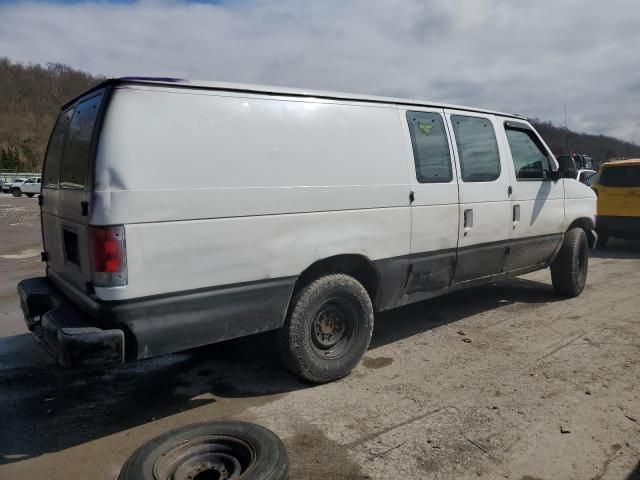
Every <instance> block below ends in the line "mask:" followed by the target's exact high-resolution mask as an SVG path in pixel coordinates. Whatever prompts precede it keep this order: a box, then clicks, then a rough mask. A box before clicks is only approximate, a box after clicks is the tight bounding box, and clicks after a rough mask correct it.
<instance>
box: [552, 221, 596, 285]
mask: <svg viewBox="0 0 640 480" xmlns="http://www.w3.org/2000/svg"><path fill="white" fill-rule="evenodd" d="M588 268H589V243H588V242H587V234H586V233H585V231H584V230H583V229H582V228H572V229H571V230H569V231H568V232H567V233H566V234H565V236H564V240H563V242H562V247H561V248H560V252H559V253H558V256H557V257H556V259H555V260H554V261H553V263H552V264H551V282H552V283H553V288H554V289H555V291H556V292H557V293H559V294H560V295H563V296H565V297H577V296H578V295H580V293H582V290H584V286H585V284H586V283H587V271H588Z"/></svg>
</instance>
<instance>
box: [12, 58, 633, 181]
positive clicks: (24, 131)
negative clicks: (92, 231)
mask: <svg viewBox="0 0 640 480" xmlns="http://www.w3.org/2000/svg"><path fill="white" fill-rule="evenodd" d="M101 80H103V77H98V76H94V75H91V74H89V73H86V72H81V71H78V70H74V69H72V68H71V67H69V66H67V65H62V64H59V63H49V64H47V66H45V67H43V66H41V65H24V64H20V63H14V62H11V61H10V60H9V59H7V58H0V169H8V170H14V171H16V170H28V171H36V170H38V169H40V167H41V163H42V159H43V157H44V151H45V149H46V146H47V140H48V138H49V133H50V131H51V128H52V126H53V123H54V122H55V119H56V116H57V114H58V109H59V107H60V106H61V105H62V104H64V103H66V102H67V101H68V100H70V99H71V98H73V97H75V96H76V95H78V94H79V93H82V92H83V91H84V90H86V89H88V88H90V87H91V86H93V85H95V84H96V83H98V82H100V81H101ZM534 125H535V126H536V128H537V129H538V131H539V132H540V134H541V135H542V137H543V138H544V139H545V141H546V142H547V143H548V144H549V146H550V147H551V149H552V150H553V152H554V153H556V154H561V153H566V150H567V148H566V137H565V131H564V128H561V127H557V126H555V125H553V124H551V123H549V122H544V121H540V120H534ZM569 149H570V150H571V152H574V153H585V154H588V155H590V156H592V157H593V158H594V159H595V160H596V161H604V160H606V159H609V158H612V157H631V156H636V157H640V146H638V145H635V144H633V143H629V142H624V141H622V140H619V139H616V138H613V137H607V136H604V135H589V134H584V133H578V132H573V131H569Z"/></svg>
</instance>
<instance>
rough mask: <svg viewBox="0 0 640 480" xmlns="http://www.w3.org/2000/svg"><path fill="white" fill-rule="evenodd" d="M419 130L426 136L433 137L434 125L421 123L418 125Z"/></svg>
mask: <svg viewBox="0 0 640 480" xmlns="http://www.w3.org/2000/svg"><path fill="white" fill-rule="evenodd" d="M418 128H419V129H420V131H421V132H422V133H424V134H425V135H427V136H429V135H431V132H432V131H433V124H432V123H422V122H419V123H418Z"/></svg>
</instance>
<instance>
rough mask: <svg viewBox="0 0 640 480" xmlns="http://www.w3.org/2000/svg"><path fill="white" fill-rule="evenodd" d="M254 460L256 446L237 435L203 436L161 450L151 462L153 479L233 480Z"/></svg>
mask: <svg viewBox="0 0 640 480" xmlns="http://www.w3.org/2000/svg"><path fill="white" fill-rule="evenodd" d="M255 460H256V449H255V448H254V447H253V445H251V444H249V443H248V442H246V441H244V440H241V439H240V438H237V437H233V436H227V435H205V436H201V437H197V438H193V439H189V440H186V441H184V442H182V443H180V444H179V445H176V446H175V447H174V448H173V449H172V450H170V451H169V452H166V453H163V454H162V455H161V456H160V457H159V458H158V459H157V460H156V461H155V463H154V465H153V476H154V478H155V479H156V480H234V479H238V478H240V476H241V475H243V474H244V473H245V472H246V471H247V470H248V469H249V468H251V467H252V466H253V464H254V463H255Z"/></svg>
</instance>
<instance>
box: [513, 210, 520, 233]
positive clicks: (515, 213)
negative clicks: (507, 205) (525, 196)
mask: <svg viewBox="0 0 640 480" xmlns="http://www.w3.org/2000/svg"><path fill="white" fill-rule="evenodd" d="M519 221H520V205H514V206H513V223H518V222H519ZM514 228H515V225H514Z"/></svg>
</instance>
